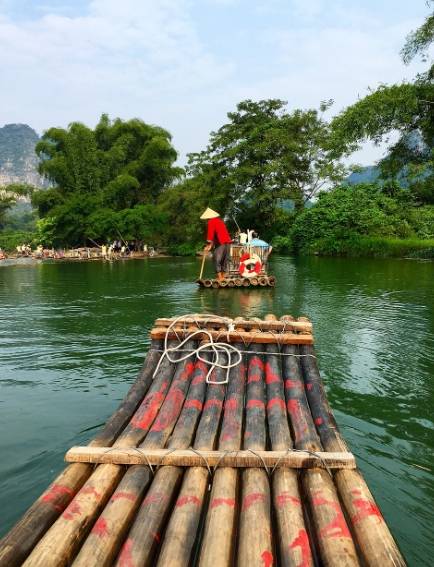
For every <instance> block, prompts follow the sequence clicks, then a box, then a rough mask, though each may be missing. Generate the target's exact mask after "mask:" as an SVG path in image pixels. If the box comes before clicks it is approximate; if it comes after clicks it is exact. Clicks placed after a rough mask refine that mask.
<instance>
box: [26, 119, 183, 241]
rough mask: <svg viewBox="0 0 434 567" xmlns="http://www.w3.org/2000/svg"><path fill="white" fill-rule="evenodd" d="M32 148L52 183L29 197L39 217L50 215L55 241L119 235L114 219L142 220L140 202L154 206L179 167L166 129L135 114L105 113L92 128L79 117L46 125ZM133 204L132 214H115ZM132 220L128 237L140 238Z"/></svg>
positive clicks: (177, 175)
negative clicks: (64, 124)
mask: <svg viewBox="0 0 434 567" xmlns="http://www.w3.org/2000/svg"><path fill="white" fill-rule="evenodd" d="M36 152H37V154H38V155H39V157H40V159H41V164H40V173H41V174H43V175H44V176H45V177H46V178H47V179H48V180H49V181H50V182H51V185H52V186H51V187H50V188H49V189H47V190H41V191H36V192H35V193H34V194H33V197H32V202H33V204H34V206H35V207H37V209H38V212H39V215H40V217H41V218H45V217H49V218H50V219H51V222H52V223H53V227H54V228H53V230H54V235H55V236H54V242H55V244H68V245H77V244H84V243H85V242H86V240H87V239H88V238H92V239H93V238H98V239H107V238H114V237H116V238H118V234H117V231H116V229H115V226H114V224H115V221H116V219H117V220H118V221H119V219H129V226H130V227H131V226H132V225H133V224H134V223H133V221H132V219H133V218H134V219H142V220H143V219H144V217H143V215H144V209H143V206H144V205H150V206H156V203H157V200H158V197H159V195H160V194H161V193H162V192H163V191H164V190H165V189H166V188H167V187H169V186H170V185H171V184H172V183H173V181H174V180H175V179H176V178H178V177H179V176H180V175H181V174H182V173H183V170H182V169H181V168H179V167H176V166H175V165H174V163H175V160H176V158H177V154H176V151H175V150H174V148H173V146H172V144H171V136H170V134H169V133H168V132H167V131H166V130H164V129H163V128H160V127H158V126H151V125H149V124H145V123H144V122H143V121H141V120H138V119H133V120H129V121H122V120H120V119H119V118H118V119H116V120H114V121H111V120H110V119H109V118H108V116H107V115H103V116H102V117H101V120H100V121H99V123H98V124H97V126H96V128H95V129H94V130H92V129H90V128H88V127H87V126H85V125H83V124H81V123H79V122H74V123H72V124H70V125H69V127H68V128H67V129H62V128H50V129H49V130H48V131H47V132H45V134H44V135H43V137H42V140H41V141H40V142H39V143H38V144H37V146H36ZM135 208H137V211H135V212H134V213H131V215H130V216H129V215H126V214H123V215H122V214H121V215H120V216H116V215H115V214H114V213H124V212H125V211H130V210H134V209H135ZM92 222H95V223H96V224H95V226H94V227H93V226H92ZM134 226H135V227H136V229H135V230H136V232H137V234H136V235H135V236H133V235H131V236H130V238H140V237H141V236H140V234H139V233H141V234H142V233H143V231H142V229H141V228H140V227H139V226H138V224H137V223H136V224H135V225H134ZM103 228H104V230H103ZM141 231H142V232H141ZM129 234H131V231H130V232H129ZM146 234H149V232H147V233H146Z"/></svg>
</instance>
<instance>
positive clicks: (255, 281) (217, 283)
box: [197, 274, 276, 289]
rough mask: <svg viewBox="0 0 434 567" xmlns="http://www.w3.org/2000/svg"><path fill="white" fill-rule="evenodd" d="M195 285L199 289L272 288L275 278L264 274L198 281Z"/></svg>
mask: <svg viewBox="0 0 434 567" xmlns="http://www.w3.org/2000/svg"><path fill="white" fill-rule="evenodd" d="M197 283H198V284H199V285H200V287H207V288H214V289H217V288H225V287H229V288H234V287H274V286H275V285H276V278H275V277H274V276H267V275H266V274H258V276H257V277H253V278H243V277H241V276H237V275H235V276H232V275H230V276H229V277H227V278H224V279H223V280H217V279H207V278H205V279H199V280H197Z"/></svg>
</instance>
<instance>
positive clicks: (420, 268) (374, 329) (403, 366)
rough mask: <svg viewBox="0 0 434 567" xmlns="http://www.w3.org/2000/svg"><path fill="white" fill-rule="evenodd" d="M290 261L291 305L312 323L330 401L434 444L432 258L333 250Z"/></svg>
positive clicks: (394, 431) (388, 428) (394, 430)
mask: <svg viewBox="0 0 434 567" xmlns="http://www.w3.org/2000/svg"><path fill="white" fill-rule="evenodd" d="M295 264H296V268H297V269H296V274H294V277H293V283H294V295H293V301H294V309H297V308H298V309H299V310H300V311H301V312H304V313H306V314H307V315H308V316H309V317H310V318H311V319H312V321H313V323H314V331H315V339H316V345H317V352H318V356H319V360H320V367H321V370H322V374H323V377H325V379H326V383H327V386H328V388H329V392H330V399H331V402H332V405H333V406H335V407H339V408H340V409H341V410H342V411H343V412H344V413H346V414H350V415H354V416H356V417H358V418H360V419H361V420H363V421H371V420H377V419H378V420H380V422H382V427H383V428H384V430H385V431H387V432H388V433H389V434H391V435H392V436H394V437H397V438H403V437H405V438H407V437H409V438H410V439H414V440H421V441H422V442H423V443H424V444H425V443H428V444H429V445H430V446H432V445H433V442H432V427H433V423H432V418H431V417H429V416H431V415H432V404H433V402H434V391H433V386H432V378H431V377H432V375H433V374H434V360H433V352H434V349H433V346H434V342H433V333H432V328H433V324H434V301H433V297H432V278H433V276H434V264H433V263H426V262H413V261H405V260H395V259H391V260H372V259H334V258H333V259H327V258H306V259H298V260H296V261H295ZM276 275H277V272H276ZM427 418H428V420H429V422H430V423H428V422H427V421H426V420H427Z"/></svg>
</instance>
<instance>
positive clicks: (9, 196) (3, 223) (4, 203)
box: [0, 183, 34, 230]
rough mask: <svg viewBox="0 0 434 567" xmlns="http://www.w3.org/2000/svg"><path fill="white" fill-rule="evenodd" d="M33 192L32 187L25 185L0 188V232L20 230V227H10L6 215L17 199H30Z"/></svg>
mask: <svg viewBox="0 0 434 567" xmlns="http://www.w3.org/2000/svg"><path fill="white" fill-rule="evenodd" d="M33 191H34V187H32V186H31V185H27V184H25V183H11V184H10V185H6V186H4V187H1V188H0V230H3V229H8V228H9V229H16V228H22V226H11V222H10V219H8V213H9V212H10V210H11V209H12V207H13V206H14V205H16V203H17V200H18V199H20V198H22V197H30V195H31V194H32V193H33Z"/></svg>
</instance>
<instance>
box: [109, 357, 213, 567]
mask: <svg viewBox="0 0 434 567" xmlns="http://www.w3.org/2000/svg"><path fill="white" fill-rule="evenodd" d="M207 371H208V368H207V366H206V365H205V364H204V363H203V362H201V361H199V360H198V361H196V364H195V370H194V372H193V376H192V380H191V384H190V389H189V391H188V395H187V399H186V401H185V403H184V406H183V409H182V412H181V415H180V416H179V418H178V421H177V422H176V426H175V429H174V431H173V434H172V436H171V438H170V442H169V445H168V448H169V449H170V450H172V449H173V448H176V447H180V448H186V447H188V446H189V445H190V443H191V441H192V440H193V436H194V432H195V430H196V426H197V423H198V421H199V418H200V415H201V412H202V407H203V400H204V397H205V391H206V382H205V377H206V374H207ZM182 474H183V470H182V469H181V468H180V467H173V466H163V467H161V468H160V469H159V470H158V471H157V473H156V475H155V478H154V480H153V482H152V484H151V487H150V489H149V490H148V492H147V494H146V497H145V499H144V501H143V502H142V504H141V506H140V508H139V511H138V513H137V516H136V518H135V520H134V523H133V525H132V527H131V529H130V531H129V533H128V537H127V539H126V541H125V543H124V545H123V546H122V549H121V552H120V554H119V558H118V562H117V564H118V565H119V566H123V565H125V562H127V564H129V565H130V566H131V567H134V566H135V565H140V566H147V565H152V564H153V562H154V556H155V553H156V551H157V549H158V548H159V545H160V541H161V537H162V535H161V534H162V532H163V531H164V526H165V524H166V522H167V517H168V515H169V513H170V511H171V509H172V504H173V499H174V497H175V496H176V494H177V491H178V488H179V483H180V481H181V478H182Z"/></svg>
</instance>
